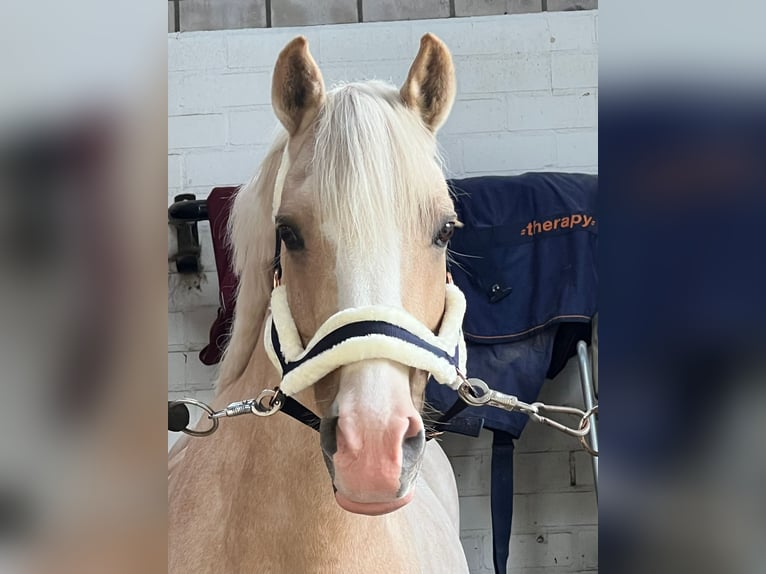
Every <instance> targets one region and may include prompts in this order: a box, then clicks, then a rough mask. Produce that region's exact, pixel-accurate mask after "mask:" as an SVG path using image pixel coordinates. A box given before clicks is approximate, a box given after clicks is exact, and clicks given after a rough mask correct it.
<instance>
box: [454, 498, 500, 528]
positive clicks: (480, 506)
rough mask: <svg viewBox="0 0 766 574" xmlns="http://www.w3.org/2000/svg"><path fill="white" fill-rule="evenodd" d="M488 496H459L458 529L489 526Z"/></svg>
mask: <svg viewBox="0 0 766 574" xmlns="http://www.w3.org/2000/svg"><path fill="white" fill-rule="evenodd" d="M491 524H492V523H491V521H490V504H489V496H461V497H460V531H461V532H465V531H468V530H486V529H488V528H490V527H491Z"/></svg>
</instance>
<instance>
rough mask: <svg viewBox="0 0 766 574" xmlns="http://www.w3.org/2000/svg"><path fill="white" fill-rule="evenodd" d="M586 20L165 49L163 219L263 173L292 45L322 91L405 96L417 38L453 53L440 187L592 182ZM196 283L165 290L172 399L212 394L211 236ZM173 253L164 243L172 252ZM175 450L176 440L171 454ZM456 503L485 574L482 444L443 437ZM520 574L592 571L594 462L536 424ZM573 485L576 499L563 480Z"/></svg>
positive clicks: (521, 454)
mask: <svg viewBox="0 0 766 574" xmlns="http://www.w3.org/2000/svg"><path fill="white" fill-rule="evenodd" d="M597 17H598V13H597V12H596V11H587V12H559V13H540V14H528V15H514V16H489V17H481V18H458V19H443V20H431V21H428V20H421V21H401V22H385V23H376V24H353V25H340V26H315V27H308V28H292V29H285V28H280V29H254V30H227V31H217V32H194V33H182V34H171V35H169V36H168V145H169V150H168V203H171V202H172V198H173V196H174V195H176V194H178V193H181V192H188V193H196V194H197V196H198V197H206V196H207V194H208V193H209V191H210V188H211V187H213V186H215V185H229V184H239V183H242V182H243V181H245V180H246V179H248V178H249V177H250V176H251V175H252V174H253V173H254V172H255V170H256V169H257V166H258V164H259V162H260V160H261V158H262V157H263V155H264V153H265V151H266V148H267V146H268V144H269V143H270V141H271V139H272V136H273V134H274V129H275V127H276V123H277V122H276V119H275V117H274V115H273V113H272V111H271V106H270V90H271V86H270V77H271V70H272V67H273V65H274V62H275V60H276V56H277V54H278V52H279V50H280V49H281V48H282V47H283V46H284V44H285V43H287V41H289V40H290V39H291V38H292V37H293V36H295V35H297V34H304V35H306V36H307V37H308V38H309V42H310V43H311V51H312V54H313V55H314V58H315V59H316V60H317V62H318V63H319V65H320V66H321V68H322V71H323V73H324V77H325V81H326V82H327V83H328V84H332V83H334V82H337V81H339V80H358V79H366V78H378V79H383V80H388V81H392V82H394V83H395V84H400V83H401V82H402V81H403V79H404V77H405V75H406V73H407V69H408V67H409V64H410V63H411V61H412V58H413V57H414V55H415V53H416V52H417V47H418V43H419V40H420V37H421V36H422V34H424V33H425V32H433V33H435V34H437V35H438V36H439V37H440V38H442V39H443V40H444V41H445V42H446V43H447V45H448V46H449V48H450V49H451V51H452V53H453V56H454V60H455V67H456V72H457V78H458V95H457V101H456V103H455V107H454V110H453V113H452V116H451V117H450V119H449V120H448V122H447V124H446V125H445V126H444V128H443V129H442V131H441V132H440V136H439V140H440V144H441V147H442V149H443V151H444V153H445V155H446V159H447V166H448V169H449V175H450V176H453V177H465V176H471V175H480V174H517V173H522V172H524V171H542V170H562V171H585V172H592V173H595V172H596V171H597V161H598V156H597V132H596V127H597V99H598V91H597V46H596V41H597V33H596V20H597ZM200 239H201V242H202V263H203V267H204V271H205V272H204V273H203V275H202V277H194V278H189V277H182V276H179V275H178V274H176V273H174V271H175V268H174V267H173V266H172V265H171V266H170V268H169V272H170V273H169V278H168V310H169V315H168V321H169V328H168V379H169V380H168V388H169V396H170V398H171V399H172V398H176V397H180V396H195V397H198V398H201V399H203V400H205V399H207V398H209V397H210V396H211V395H212V394H213V381H214V379H215V369H214V368H210V367H205V366H204V365H202V364H201V363H200V362H199V359H198V358H197V353H198V351H199V350H200V349H201V348H202V347H203V346H204V345H205V343H206V337H207V332H208V329H209V327H210V323H211V322H212V320H213V317H214V316H215V312H216V306H217V303H218V295H217V279H216V275H215V263H214V260H213V256H212V247H211V245H210V232H209V227H208V226H207V224H200ZM169 243H170V244H171V249H172V237H171V238H170V239H169ZM573 367H574V365H569V366H568V367H567V369H566V371H565V372H564V373H562V375H561V376H559V377H558V378H557V379H556V380H555V381H553V382H548V383H546V387H545V389H544V391H543V395H544V398H543V400H546V401H550V402H561V401H564V402H565V403H572V404H577V403H581V399H580V397H579V386H578V384H577V377H576V369H574V368H573ZM169 440H172V439H169ZM443 445H444V447H445V450H447V452H448V454H449V455H450V457H451V460H452V461H453V465H454V467H455V471H456V473H457V476H458V484H459V487H460V492H461V511H462V524H461V527H462V533H463V543H464V546H465V549H466V554H467V556H468V558H469V563H470V564H471V571H472V572H474V573H481V574H486V573H489V572H491V571H492V556H491V531H490V519H489V511H488V508H489V469H490V462H491V458H490V446H491V443H490V436H489V434H486V435H482V437H481V438H479V439H465V438H461V437H456V436H447V437H446V438H445V439H444V441H443ZM516 461H517V464H516V470H515V473H516V474H515V482H516V483H515V492H516V496H515V518H514V531H513V536H512V541H511V561H510V564H511V565H512V566H513V568H512V570H511V571H512V572H514V574H517V573H518V574H520V573H525V574H531V573H534V574H548V573H551V574H553V573H556V574H558V573H562V574H563V573H571V572H583V571H593V570H596V569H597V568H598V561H597V536H596V524H597V520H596V507H595V498H594V495H593V489H592V476H591V471H590V461H589V460H588V458H587V456H586V455H584V454H583V453H582V452H581V451H580V450H578V447H577V444H576V442H575V441H574V440H572V439H570V438H568V437H565V436H563V435H560V434H558V433H555V432H553V431H550V430H548V429H545V428H540V427H538V426H537V425H533V424H530V426H529V427H528V429H527V430H526V431H525V433H524V436H523V437H522V439H521V440H520V441H519V444H518V447H517V458H516ZM572 476H574V477H575V478H576V480H575V481H574V484H572V482H573V481H572V480H571V477H572Z"/></svg>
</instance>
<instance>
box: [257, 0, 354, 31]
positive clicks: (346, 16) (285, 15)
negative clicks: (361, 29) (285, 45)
mask: <svg viewBox="0 0 766 574" xmlns="http://www.w3.org/2000/svg"><path fill="white" fill-rule="evenodd" d="M358 21H359V20H358V15H357V10H356V0H332V2H317V1H316V0H272V2H271V23H272V26H313V25H316V24H347V23H350V22H358Z"/></svg>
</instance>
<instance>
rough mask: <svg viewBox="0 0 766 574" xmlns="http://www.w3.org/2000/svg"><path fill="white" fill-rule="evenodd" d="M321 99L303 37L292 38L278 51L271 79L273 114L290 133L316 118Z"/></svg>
mask: <svg viewBox="0 0 766 574" xmlns="http://www.w3.org/2000/svg"><path fill="white" fill-rule="evenodd" d="M323 102H324V80H322V73H321V72H320V71H319V66H317V63H316V62H315V61H314V58H312V57H311V53H310V52H309V43H308V40H306V37H305V36H298V37H297V38H294V39H293V40H292V41H291V42H290V43H289V44H287V46H285V47H284V48H283V49H282V51H281V52H280V53H279V58H277V64H276V66H274V77H273V79H272V82H271V103H272V106H273V107H274V113H275V114H276V115H277V118H279V121H280V122H282V125H283V126H285V129H286V130H287V132H288V133H289V134H290V135H291V136H294V135H295V134H297V133H299V132H300V131H301V130H302V129H304V128H305V127H306V126H307V125H309V124H310V123H311V122H312V121H313V120H314V118H316V115H317V113H318V112H319V108H320V107H321V106H322V103H323Z"/></svg>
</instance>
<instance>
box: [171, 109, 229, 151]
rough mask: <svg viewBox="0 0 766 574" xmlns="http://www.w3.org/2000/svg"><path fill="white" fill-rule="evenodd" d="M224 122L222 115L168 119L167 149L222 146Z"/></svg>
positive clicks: (224, 141) (224, 134)
mask: <svg viewBox="0 0 766 574" xmlns="http://www.w3.org/2000/svg"><path fill="white" fill-rule="evenodd" d="M225 143H226V122H225V119H224V116H223V114H196V115H188V116H171V117H169V118H168V148H169V149H171V150H174V149H181V148H195V147H215V146H223V145H224V144H225Z"/></svg>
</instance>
